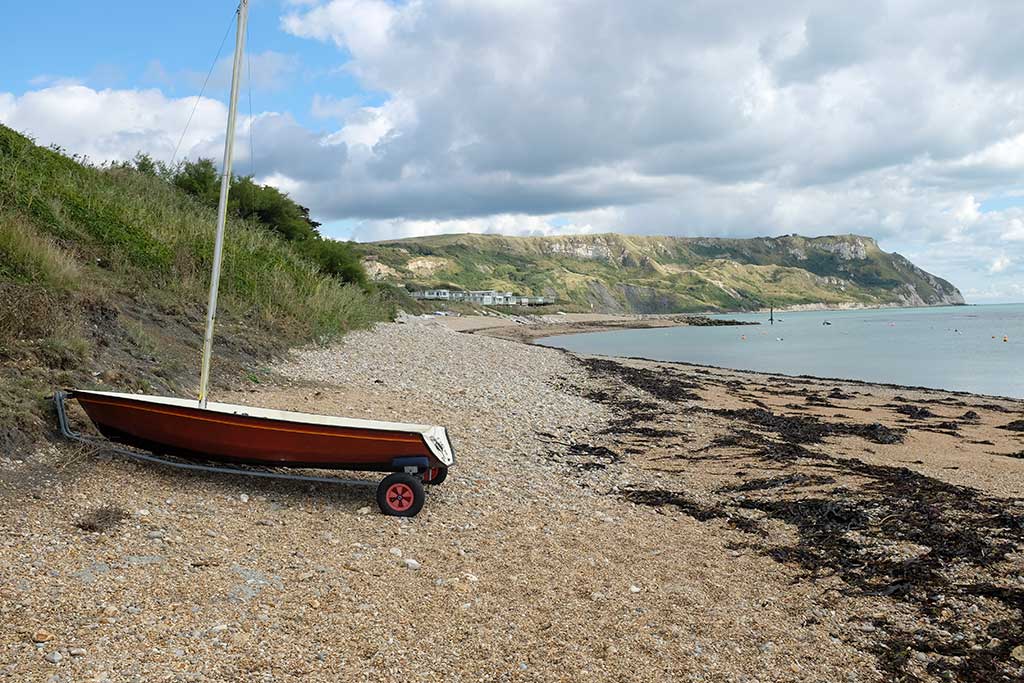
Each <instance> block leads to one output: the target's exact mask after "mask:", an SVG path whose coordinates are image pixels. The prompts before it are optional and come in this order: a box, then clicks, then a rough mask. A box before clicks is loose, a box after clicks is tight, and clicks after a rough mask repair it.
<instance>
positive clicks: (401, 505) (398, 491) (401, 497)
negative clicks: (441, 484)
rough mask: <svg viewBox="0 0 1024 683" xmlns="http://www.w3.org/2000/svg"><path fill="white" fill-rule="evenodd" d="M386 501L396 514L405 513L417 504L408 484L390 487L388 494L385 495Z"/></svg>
mask: <svg viewBox="0 0 1024 683" xmlns="http://www.w3.org/2000/svg"><path fill="white" fill-rule="evenodd" d="M384 498H385V500H387V502H388V506H389V507H390V508H391V509H392V510H394V511H395V512H405V511H406V510H408V509H409V508H411V507H412V504H413V502H415V498H416V496H415V494H414V493H413V491H412V487H411V486H409V485H408V484H402V483H397V484H392V485H391V486H389V487H388V490H387V493H386V494H384Z"/></svg>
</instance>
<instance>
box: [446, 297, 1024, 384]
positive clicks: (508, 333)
mask: <svg viewBox="0 0 1024 683" xmlns="http://www.w3.org/2000/svg"><path fill="white" fill-rule="evenodd" d="M963 305H965V306H967V305H970V304H963ZM469 317H473V318H479V319H480V320H481V321H488V320H489V319H487V318H484V317H483V316H466V317H465V318H463V320H465V319H466V318H469ZM693 318H696V319H698V320H709V321H711V322H712V323H713V325H712V326H718V325H722V326H727V325H736V326H746V325H760V324H761V323H757V322H746V321H731V320H719V319H712V318H706V317H705V316H671V319H666V320H664V322H660V321H659V319H653V320H646V319H643V318H640V319H620V318H614V319H610V320H607V321H601V320H595V321H587V322H579V323H566V324H559V323H557V322H555V323H546V322H545V323H539V324H538V323H533V324H521V325H517V326H511V325H497V326H490V327H485V326H481V327H474V326H472V325H470V326H469V329H458V328H457V327H455V326H451V325H449V327H450V328H451V329H455V330H456V331H460V332H466V333H470V334H479V335H483V336H489V337H494V338H496V339H507V340H510V341H517V342H522V343H524V344H530V345H533V346H540V347H542V348H548V349H553V350H556V351H562V352H565V353H569V354H573V355H581V356H600V357H602V358H609V359H621V360H636V361H647V362H651V363H667V364H672V365H680V366H686V367H693V368H708V369H714V370H725V371H729V372H736V373H745V374H750V375H761V376H765V377H780V378H790V379H808V380H819V381H822V382H843V383H850V384H860V385H864V386H869V387H870V386H878V387H885V388H889V389H906V390H907V391H919V392H937V393H943V394H953V395H959V396H977V397H981V398H990V399H994V400H1002V401H1015V402H1024V397H1018V396H1006V395H1001V394H985V393H981V392H975V391H966V390H961V389H948V388H943V387H929V386H922V385H913V384H897V383H892V382H876V381H872V380H864V379H857V378H853V377H831V376H825V375H808V374H788V373H783V372H769V371H765V370H748V369H743V368H730V367H727V366H724V365H712V364H708V363H695V362H692V361H681V360H661V359H657V358H646V357H643V356H617V355H616V356H612V355H605V354H579V353H577V352H574V351H569V350H568V349H564V348H562V347H559V346H548V345H546V344H538V343H537V340H539V339H544V338H547V337H557V336H563V335H570V334H587V333H591V332H610V331H614V330H625V329H637V330H639V329H657V328H670V327H693V326H697V327H701V326H708V325H702V324H700V323H697V324H693V323H691V322H689V321H688V319H693ZM448 320H457V319H447V320H445V322H446V323H447V322H448ZM481 324H482V323H481Z"/></svg>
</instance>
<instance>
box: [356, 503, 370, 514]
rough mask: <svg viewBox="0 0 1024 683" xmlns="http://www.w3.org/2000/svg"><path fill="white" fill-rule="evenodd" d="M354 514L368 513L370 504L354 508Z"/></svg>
mask: <svg viewBox="0 0 1024 683" xmlns="http://www.w3.org/2000/svg"><path fill="white" fill-rule="evenodd" d="M356 514H357V515H368V514H370V506H369V505H366V506H364V507H361V508H359V509H358V510H356Z"/></svg>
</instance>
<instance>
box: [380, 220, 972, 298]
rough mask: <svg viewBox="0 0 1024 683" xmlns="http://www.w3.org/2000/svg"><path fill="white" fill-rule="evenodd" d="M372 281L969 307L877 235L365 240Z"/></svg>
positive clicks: (535, 291)
mask: <svg viewBox="0 0 1024 683" xmlns="http://www.w3.org/2000/svg"><path fill="white" fill-rule="evenodd" d="M362 246H363V250H364V259H363V263H364V265H365V266H366V269H367V272H368V273H369V274H370V275H371V277H373V278H375V279H378V280H386V281H390V282H395V283H401V284H405V285H407V286H409V287H410V288H414V289H417V288H430V287H449V288H458V289H497V290H508V291H512V292H515V293H517V294H531V295H543V296H553V297H555V298H557V299H558V301H559V305H560V306H561V307H562V308H565V309H571V310H585V311H595V312H606V313H680V312H688V311H707V310H723V311H725V310H729V311H737V310H739V311H742V310H756V309H760V308H766V307H768V306H775V307H777V308H783V307H793V306H819V307H821V306H825V307H839V308H842V307H860V306H938V305H955V304H963V303H964V299H963V296H962V295H961V294H960V292H959V291H958V290H957V288H956V287H954V286H953V285H952V284H951V283H949V282H947V281H946V280H943V279H942V278H939V277H937V276H935V275H932V274H931V273H928V272H926V271H924V270H922V269H921V268H919V267H917V266H916V265H914V264H913V263H911V262H910V261H909V260H908V259H906V258H905V257H903V256H901V255H900V254H897V253H888V252H885V251H883V250H882V249H881V248H880V247H879V246H878V243H877V242H875V240H874V239H872V238H870V237H863V236H860V235H836V236H827V237H813V238H810V237H800V236H797V235H789V236H784V237H757V238H751V239H727V238H703V237H698V238H692V237H646V236H637V235H620V234H614V233H609V234H600V235H569V236H560V237H507V236H503V235H476V234H463V235H437V236H431V237H416V238H408V239H403V240H394V241H388V242H374V243H369V244H365V245H362Z"/></svg>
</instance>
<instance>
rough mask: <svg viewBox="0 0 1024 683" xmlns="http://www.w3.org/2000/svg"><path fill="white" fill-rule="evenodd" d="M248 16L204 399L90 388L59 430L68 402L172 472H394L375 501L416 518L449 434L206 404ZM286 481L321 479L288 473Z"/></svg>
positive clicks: (230, 125)
mask: <svg viewBox="0 0 1024 683" xmlns="http://www.w3.org/2000/svg"><path fill="white" fill-rule="evenodd" d="M248 12H249V0H241V2H240V4H239V6H238V10H237V28H236V34H235V55H234V65H233V70H232V76H231V94H230V102H229V106H228V122H227V134H226V138H225V142H224V164H223V175H222V177H221V186H220V202H219V204H218V207H217V229H216V238H215V241H214V252H213V270H212V273H211V277H210V296H209V303H208V307H207V315H206V333H205V336H204V340H203V358H202V368H201V370H200V376H199V394H198V398H196V399H182V398H174V397H168V396H147V395H142V394H126V393H117V392H110V391H92V390H86V389H72V390H69V391H67V392H58V393H57V394H56V395H55V400H56V401H57V413H58V417H59V419H60V423H61V429H62V431H63V432H64V433H65V434H66V435H68V436H75V434H74V432H72V431H71V430H70V428H69V427H68V424H67V418H66V413H65V411H64V404H63V402H64V400H65V398H73V399H75V400H77V401H78V403H79V405H81V407H82V408H83V409H84V410H85V413H86V414H87V415H88V416H89V419H90V420H91V421H92V422H93V424H94V425H95V426H96V428H97V429H98V430H99V432H100V433H101V434H102V435H103V436H105V437H106V438H107V439H109V440H110V441H114V442H118V443H123V444H127V445H129V446H132V447H135V448H140V449H143V450H145V451H150V452H151V453H153V454H154V456H156V457H153V456H146V457H145V459H147V460H157V461H158V462H164V463H166V464H175V463H176V461H174V460H169V459H166V458H165V456H172V457H175V458H180V459H184V460H185V461H189V462H195V461H204V462H205V461H213V462H216V463H218V464H219V465H220V466H217V467H208V466H201V465H188V464H186V465H183V466H185V467H188V468H190V469H207V470H214V471H228V472H237V473H241V474H247V473H252V470H251V469H250V468H252V466H262V467H264V468H266V467H270V468H273V469H274V470H279V469H280V468H323V469H343V470H371V471H382V472H391V473H392V474H390V475H389V476H387V477H385V478H384V480H383V481H381V482H380V484H379V485H378V487H377V503H378V505H379V506H380V509H381V511H382V512H384V513H385V514H389V515H397V516H404V517H409V516H413V515H415V514H416V513H417V512H419V510H420V508H422V506H423V503H424V501H425V494H424V488H423V484H424V483H426V484H440V483H441V482H442V481H444V479H445V478H446V477H447V472H448V468H449V467H451V466H452V465H453V464H454V462H455V455H454V451H453V450H452V445H451V441H450V440H449V438H448V432H447V430H446V429H445V428H444V427H440V426H435V425H419V424H405V423H396V422H379V421H375V420H361V419H351V418H343V417H334V416H328V415H312V414H308V413H298V412H290V411H283V410H270V409H266V408H254V407H248V406H241V405H234V404H230V403H216V402H211V401H208V395H209V383H210V362H211V358H212V355H213V330H214V324H215V322H216V314H217V292H218V288H219V285H220V270H221V261H222V259H223V251H224V226H225V222H226V218H227V201H228V191H229V189H230V185H231V161H232V153H233V149H234V138H235V118H236V114H237V110H238V90H239V80H240V73H241V66H242V55H243V53H244V51H245V36H246V30H245V29H246V22H247V21H248ZM122 452H125V451H122ZM258 474H259V475H260V476H275V475H274V474H273V471H271V472H270V473H268V471H267V470H265V469H264V470H259V472H258ZM279 476H282V477H284V478H289V479H316V478H314V477H305V476H296V475H288V474H281V475H279Z"/></svg>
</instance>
